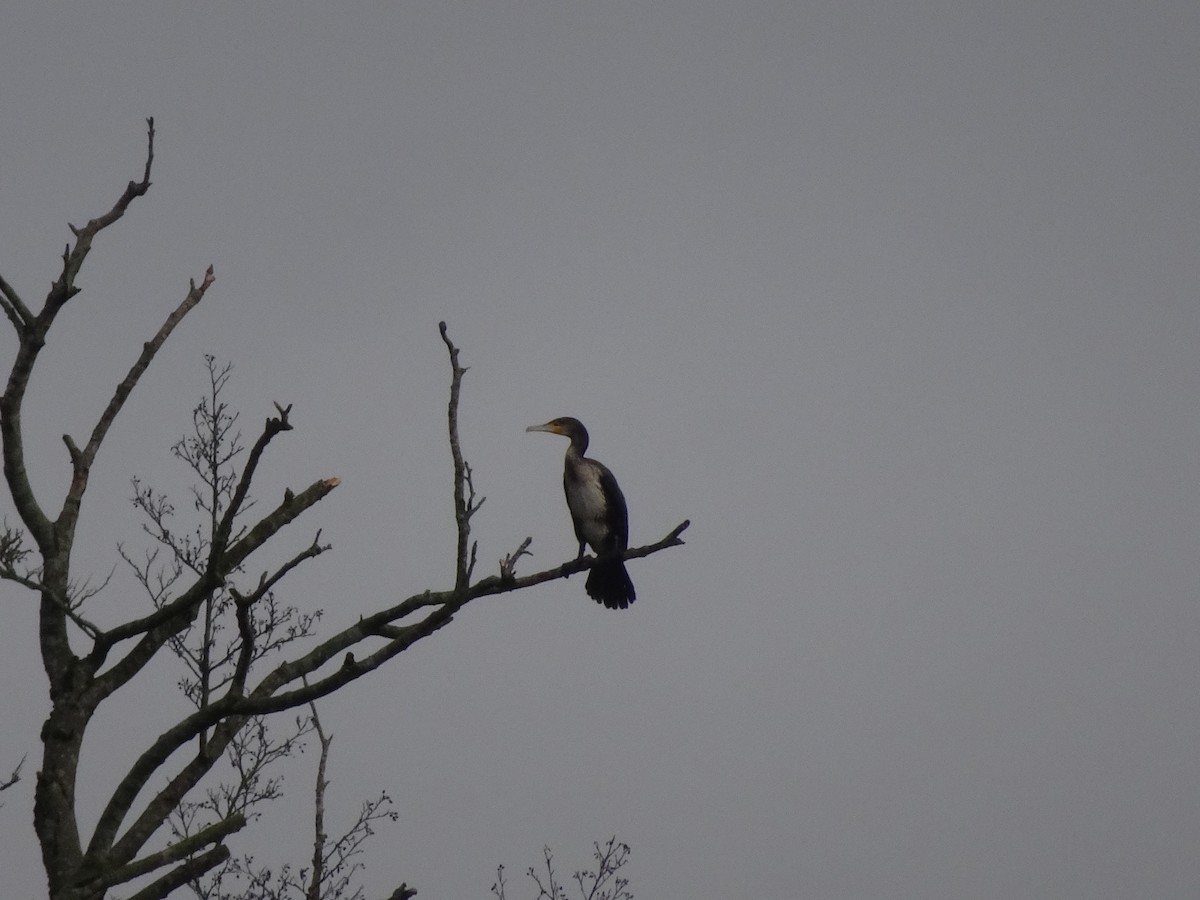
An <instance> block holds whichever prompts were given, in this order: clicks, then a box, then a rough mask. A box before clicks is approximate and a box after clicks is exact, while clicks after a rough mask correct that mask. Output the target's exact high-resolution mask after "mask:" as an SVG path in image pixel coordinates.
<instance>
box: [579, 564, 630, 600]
mask: <svg viewBox="0 0 1200 900" xmlns="http://www.w3.org/2000/svg"><path fill="white" fill-rule="evenodd" d="M587 592H588V596H589V597H591V598H592V599H593V600H595V601H596V602H597V603H603V604H604V605H605V606H606V607H608V608H609V609H628V608H629V604H630V603H632V602H633V601H634V600H636V599H637V592H636V591H634V589H633V582H632V581H630V580H629V573H628V572H626V571H625V563H624V562H622V561H621V560H619V559H618V560H616V561H614V562H610V563H601V564H600V565H598V566H593V567H592V570H591V571H590V572H588V577H587Z"/></svg>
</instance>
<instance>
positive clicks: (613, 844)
mask: <svg viewBox="0 0 1200 900" xmlns="http://www.w3.org/2000/svg"><path fill="white" fill-rule="evenodd" d="M629 854H630V850H629V845H628V844H626V843H622V842H620V841H618V840H617V836H616V835H615V834H614V835H613V836H612V837H611V838H609V839H608V840H607V841H606V842H605V843H604V844H601V843H600V842H599V841H597V842H596V843H594V844H593V845H592V859H593V860H595V868H594V869H579V870H577V871H576V872H575V874H574V875H572V876H571V880H572V881H574V882H575V886H576V889H577V890H578V896H579V900H633V894H632V893H631V892H630V890H629V879H628V878H626V877H625V876H624V875H622V874H621V870H622V869H623V868H625V865H626V863H628V862H629ZM525 874H526V875H528V876H529V878H530V880H532V881H533V883H534V885H536V887H537V889H538V893H537V897H536V898H535V900H571V894H570V892H569V891H568V890H567V888H566V887H564V886H563V883H562V882H561V881H559V880H558V873H557V872H555V871H554V854H553V852H551V850H550V848H549V847H543V848H542V867H541V868H540V869H539V868H535V867H534V866H530V867H529V868H528V869H527V870H526V872H525ZM507 888H508V883H507V882H506V881H505V880H504V866H497V867H496V881H495V883H494V884H493V885H492V893H493V894H495V895H496V900H508V897H507V895H506V891H507Z"/></svg>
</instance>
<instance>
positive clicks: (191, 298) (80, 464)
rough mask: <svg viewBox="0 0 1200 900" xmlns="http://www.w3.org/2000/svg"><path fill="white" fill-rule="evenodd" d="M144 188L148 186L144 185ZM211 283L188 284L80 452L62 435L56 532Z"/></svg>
mask: <svg viewBox="0 0 1200 900" xmlns="http://www.w3.org/2000/svg"><path fill="white" fill-rule="evenodd" d="M152 133H153V132H152ZM147 186H149V185H148V183H147ZM89 224H90V223H89ZM215 280H216V277H215V276H214V275H213V267H212V266H209V267H208V271H206V272H205V273H204V279H203V280H202V281H201V282H200V285H199V286H197V285H196V282H195V281H192V282H191V283H190V285H189V287H188V292H187V294H186V296H184V298H183V300H182V302H180V304H179V305H178V306H177V307H175V310H174V311H173V312H172V313H171V314H170V315H169V316H167V319H166V321H165V322H163V324H162V327H161V328H159V329H158V333H157V334H155V335H154V337H153V338H151V339H150V340H149V341H147V342H146V343H145V344H144V345H143V346H142V352H141V354H140V355H139V356H138V358H137V361H136V362H135V363H134V364H133V366H132V367H130V369H129V372H128V373H127V374H126V375H125V377H124V378H123V379H122V380H121V383H120V384H118V385H117V388H116V390H115V391H114V392H113V395H112V398H111V399H110V400H109V401H108V405H107V406H106V407H105V408H104V412H103V413H101V415H100V419H99V421H97V422H96V426H95V427H94V428H93V429H92V435H91V437H90V438H89V439H88V442H87V445H86V446H85V447H84V448H83V450H79V449H78V448H77V447H76V446H75V444H74V443H73V442H72V441H71V439H70V437H69V436H65V435H64V437H63V440H64V441H65V442H66V444H67V448H68V449H69V450H70V453H71V462H72V467H73V469H74V473H75V474H74V477H73V478H72V479H71V486H70V488H69V489H68V490H67V496H66V499H65V500H64V502H63V508H62V512H61V513H60V514H59V520H58V523H57V524H58V526H59V528H60V530H62V531H64V532H66V533H67V534H68V535H69V534H70V533H72V532H73V531H74V529H75V522H76V520H77V519H78V516H79V504H80V501H81V500H82V499H83V492H84V491H85V490H86V489H87V482H88V476H89V474H90V473H91V467H92V462H93V460H95V458H96V453H97V452H98V451H99V450H100V444H101V443H103V441H104V437H105V435H107V434H108V429H109V428H110V427H111V426H112V423H113V421H114V420H115V419H116V417H117V414H118V413H119V412H120V411H121V408H122V407H123V406H124V405H125V401H126V400H127V399H128V398H129V394H130V392H132V391H133V388H134V386H136V385H137V383H138V381H139V380H140V379H141V377H142V374H143V373H144V372H145V371H146V369H147V368H148V367H149V365H150V362H151V360H153V359H154V356H155V354H156V353H158V350H159V348H160V347H162V345H163V344H164V343H165V342H166V340H167V338H168V337H170V336H171V332H172V331H174V330H175V327H176V326H177V325H178V324H179V323H180V322H181V321H183V317H184V316H186V315H187V314H188V313H189V312H191V310H192V309H193V308H195V306H196V304H198V303H199V302H200V301H201V300H202V299H203V298H204V294H205V293H206V292H207V291H208V289H209V288H210V287H211V286H212V284H213V282H214V281H215Z"/></svg>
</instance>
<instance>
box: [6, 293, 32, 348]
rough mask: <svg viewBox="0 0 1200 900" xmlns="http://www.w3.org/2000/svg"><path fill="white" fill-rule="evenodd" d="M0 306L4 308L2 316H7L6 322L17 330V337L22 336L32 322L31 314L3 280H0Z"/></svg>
mask: <svg viewBox="0 0 1200 900" xmlns="http://www.w3.org/2000/svg"><path fill="white" fill-rule="evenodd" d="M0 306H3V307H4V314H5V315H6V316H8V320H9V321H10V322H12V324H13V327H14V328H15V329H16V330H17V336H18V337H20V336H22V335H23V334H24V333H25V329H27V328H28V327H29V326H30V324H31V323H32V322H33V313H32V312H30V311H29V307H28V306H26V305H25V303H24V301H22V300H21V298H20V296H19V295H18V294H17V292H16V291H15V290H14V289H13V286H12V285H11V284H9V283H8V282H7V281H5V280H4V279H3V278H0Z"/></svg>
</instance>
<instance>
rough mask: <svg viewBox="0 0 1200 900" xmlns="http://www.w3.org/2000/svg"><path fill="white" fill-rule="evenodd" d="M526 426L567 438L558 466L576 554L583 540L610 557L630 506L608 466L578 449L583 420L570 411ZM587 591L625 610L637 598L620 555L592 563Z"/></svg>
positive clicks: (583, 442)
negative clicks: (563, 456)
mask: <svg viewBox="0 0 1200 900" xmlns="http://www.w3.org/2000/svg"><path fill="white" fill-rule="evenodd" d="M525 430H526V431H548V432H549V433H550V434H561V435H564V436H565V437H568V438H570V439H571V445H570V446H569V447H567V456H566V460H565V463H564V468H563V491H564V492H565V493H566V495H567V508H568V509H569V510H570V511H571V521H572V522H573V523H574V524H575V537H576V538H578V540H579V556H583V548H584V545H589V546H591V548H592V550H594V551H595V552H596V556H598V557H600V558H601V559H602V560H603V559H604V557H606V556H615V555H617V554H619V553H621V551H623V550H625V549H626V548H627V547H628V546H629V510H628V508H627V507H626V506H625V495H624V494H622V493H621V489H620V488H619V487H618V486H617V479H615V478H613V473H612V472H610V471H608V468H607V467H606V466H604V465H603V464H601V463H598V462H596V460H594V459H588V458H587V457H585V456H584V455H583V454H584V453H585V452H587V447H588V433H587V429H586V428H584V427H583V423H582V422H580V421H579V420H578V419H572V418H571V417H570V416H562V417H561V418H558V419H551V420H550V421H549V422H547V423H546V424H545V425H530V426H529V427H528V428H526V429H525ZM587 592H588V596H589V597H591V598H592V599H593V600H596V601H597V602H599V603H603V604H604V605H605V606H606V607H608V608H609V609H627V608H628V607H629V604H630V603H632V602H633V601H634V600H636V599H637V593H636V592H635V591H634V589H633V582H632V581H630V580H629V573H628V572H626V571H625V563H624V561H623V560H620V559H610V560H608V561H604V562H600V563H597V564H596V565H595V566H593V567H592V569H591V571H590V572H588V577H587Z"/></svg>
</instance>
